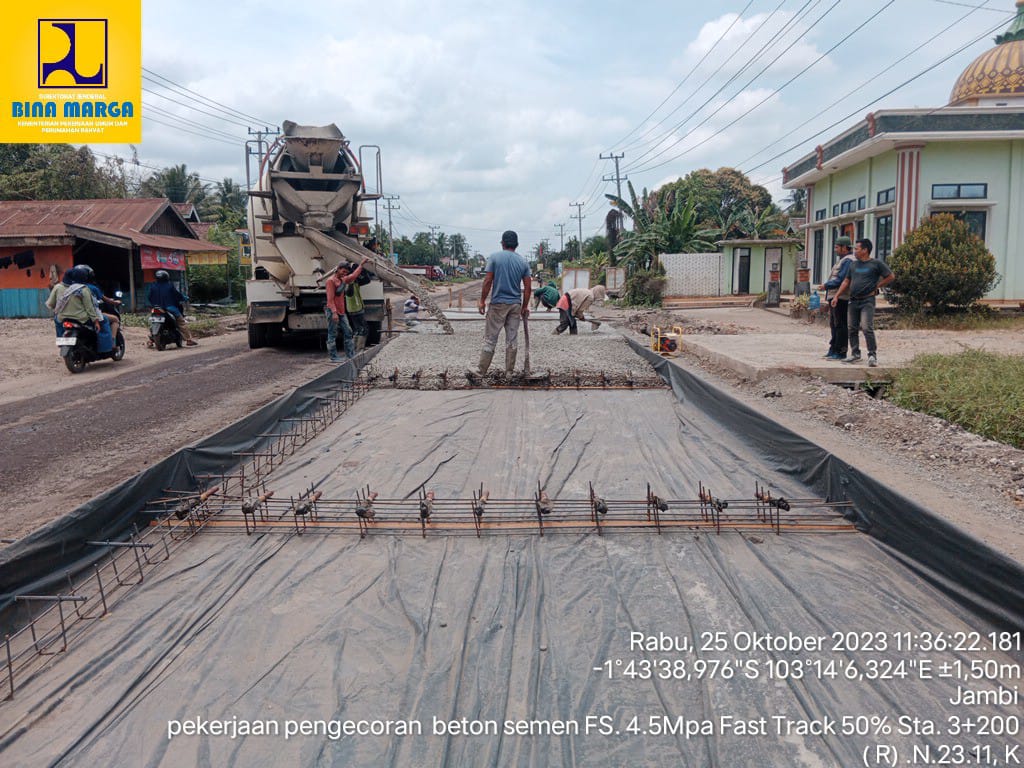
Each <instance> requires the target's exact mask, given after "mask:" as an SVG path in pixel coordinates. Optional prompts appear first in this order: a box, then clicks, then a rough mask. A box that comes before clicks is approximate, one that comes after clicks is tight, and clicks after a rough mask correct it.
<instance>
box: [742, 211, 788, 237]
mask: <svg viewBox="0 0 1024 768" xmlns="http://www.w3.org/2000/svg"><path fill="white" fill-rule="evenodd" d="M737 226H738V227H739V228H740V230H741V231H742V233H743V236H744V237H746V238H749V239H750V240H764V239H767V238H771V237H783V236H784V235H785V234H786V230H785V227H784V224H783V220H782V215H781V213H780V212H779V209H778V208H776V207H775V206H774V205H768V206H765V207H764V208H760V209H758V208H751V207H750V206H749V205H748V206H746V207H745V208H744V209H743V210H742V211H740V215H739V220H738V221H737Z"/></svg>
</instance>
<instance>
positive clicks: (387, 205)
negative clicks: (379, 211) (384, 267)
mask: <svg viewBox="0 0 1024 768" xmlns="http://www.w3.org/2000/svg"><path fill="white" fill-rule="evenodd" d="M400 197H401V196H400V195H384V210H386V211H387V212H388V258H389V259H390V258H391V257H392V256H394V253H395V235H394V233H393V232H392V229H391V212H392V211H398V210H401V208H402V206H400V205H397V204H393V203H394V201H395V200H398V199H399V198H400Z"/></svg>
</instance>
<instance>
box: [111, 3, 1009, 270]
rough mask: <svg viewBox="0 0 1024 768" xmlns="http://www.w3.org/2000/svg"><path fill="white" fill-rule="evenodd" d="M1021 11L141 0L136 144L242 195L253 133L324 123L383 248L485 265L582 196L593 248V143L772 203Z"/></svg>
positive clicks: (596, 211)
mask: <svg viewBox="0 0 1024 768" xmlns="http://www.w3.org/2000/svg"><path fill="white" fill-rule="evenodd" d="M977 6H980V7H977ZM1013 11H1014V3H1013V0H988V1H987V2H985V1H984V0H955V1H954V0H726V1H723V0H719V1H718V2H707V1H706V0H705V1H704V2H695V1H693V0H664V1H662V0H638V1H637V2H634V3H622V2H617V3H610V2H606V1H605V0H588V1H587V2H582V1H581V0H561V1H560V2H555V3H549V2H540V1H539V0H502V2H493V1H492V0H473V1H472V2H466V1H464V0H390V2H382V3H367V2H365V0H360V2H350V1H349V0H292V2H290V3H281V2H278V1H277V0H274V1H273V2H271V1H270V0H236V1H235V2H233V3H224V4H222V3H212V2H199V0H176V2H174V3H163V2H156V0H145V1H144V2H143V67H144V70H145V75H144V80H143V88H144V94H143V104H144V114H145V115H146V119H145V120H144V124H143V125H144V136H143V141H142V143H141V144H140V145H138V147H137V150H138V156H139V159H140V162H142V163H143V164H145V165H147V166H153V167H157V168H159V167H163V166H166V165H170V164H175V163H186V164H187V165H188V167H189V169H190V170H194V171H198V172H199V174H200V175H201V176H202V177H203V178H204V179H205V180H208V181H216V180H220V179H223V178H224V177H231V178H233V179H235V180H236V181H241V182H242V183H244V181H245V168H244V163H243V157H244V152H243V141H244V140H245V138H246V132H247V128H248V127H251V128H253V129H256V128H260V127H263V125H264V124H266V125H269V126H271V127H273V126H275V125H276V126H279V125H280V123H281V121H282V120H286V119H288V120H294V121H295V122H298V123H305V124H311V125H312V124H327V123H330V122H334V123H336V124H337V125H338V127H339V128H341V130H342V131H343V132H344V133H345V135H346V136H347V137H348V138H349V139H350V140H351V142H352V144H353V146H358V145H360V144H377V145H380V146H381V148H382V151H383V183H384V191H385V192H387V193H390V194H397V195H399V196H400V200H399V201H398V205H399V206H400V210H398V211H395V214H394V227H395V234H396V236H398V235H399V234H406V235H412V234H413V233H415V232H416V231H426V230H427V228H428V225H430V224H433V225H437V226H440V227H441V229H442V231H445V232H449V233H452V232H456V231H459V232H462V233H463V234H465V235H466V236H467V238H468V239H469V241H470V244H471V245H472V246H473V247H475V248H476V249H478V250H480V251H482V252H484V253H488V252H490V251H492V250H494V249H495V248H496V247H497V242H498V239H499V236H500V233H501V231H502V230H504V229H508V228H512V229H516V230H518V231H519V233H520V241H521V247H520V251H521V252H524V253H528V252H529V249H530V247H531V246H533V245H535V244H536V243H537V242H539V241H540V240H541V239H542V238H547V239H549V240H550V241H551V242H552V244H554V245H555V246H557V245H558V244H559V230H558V229H557V227H556V225H557V224H559V223H562V224H564V225H565V235H566V237H567V238H568V236H569V235H570V234H574V233H576V232H577V231H578V226H579V223H578V222H577V220H576V219H574V218H571V216H573V215H574V214H575V212H576V211H577V208H574V207H571V206H570V204H571V203H575V202H580V203H583V204H584V206H583V208H582V212H583V216H584V218H583V221H582V226H583V236H584V238H586V237H589V236H590V235H592V234H595V233H597V232H599V231H601V229H602V227H603V219H604V214H605V212H606V211H607V204H606V201H605V199H604V197H603V195H604V193H605V192H606V191H614V188H615V184H614V181H611V182H606V181H603V180H602V177H603V176H606V175H609V174H613V172H614V165H613V163H612V161H611V160H601V159H599V155H600V154H602V153H603V154H606V155H607V154H609V153H616V154H619V153H621V154H624V158H623V159H622V160H621V161H620V166H621V167H622V169H623V172H624V173H628V176H629V178H630V180H631V181H632V182H633V184H634V185H635V186H636V188H637V189H638V190H639V189H641V188H643V187H647V188H651V189H653V188H656V187H658V186H659V185H661V184H663V183H665V182H667V181H672V180H674V179H676V178H678V177H680V176H683V175H685V174H686V173H688V172H689V171H691V170H693V169H695V168H702V167H708V168H719V167H722V166H732V167H737V168H739V169H740V170H742V171H744V172H746V173H748V174H749V175H750V176H751V178H753V179H754V180H755V181H756V182H758V183H762V184H765V185H766V186H767V187H768V188H769V190H771V192H772V193H773V195H774V196H775V197H776V199H777V200H781V198H782V197H784V195H785V191H784V190H782V188H781V168H782V167H783V166H784V165H787V164H790V163H792V162H793V161H795V160H796V159H798V158H799V157H801V156H802V155H803V154H805V153H807V152H809V151H810V150H811V149H812V148H813V147H814V146H815V145H816V144H818V143H820V142H821V141H822V140H823V139H827V138H829V137H830V136H833V135H835V134H837V133H839V132H841V131H842V130H844V129H845V128H846V127H848V126H849V125H851V124H852V123H853V122H854V121H855V120H857V119H859V118H860V117H862V116H863V115H864V114H865V113H866V112H867V111H868V110H869V109H879V108H886V107H888V108H904V107H936V106H940V105H942V104H945V103H946V101H947V100H948V97H949V92H950V89H951V88H952V85H953V82H954V81H955V80H956V78H957V76H958V74H959V73H960V72H961V71H962V70H963V69H964V68H965V67H966V66H967V65H968V64H969V63H970V62H971V61H972V60H973V58H974V57H975V56H977V55H979V54H980V53H982V52H983V51H985V50H987V49H989V48H990V47H992V45H993V42H992V37H993V36H994V34H996V32H997V31H998V32H1001V31H1002V30H1003V29H1004V28H1005V27H1006V26H1007V25H1008V24H1009V21H1010V20H1011V19H1012V16H1013ZM994 29H995V31H993V30H994ZM960 49H963V50H960ZM957 51H959V52H958V53H957ZM951 54H953V55H952V57H950V55H951ZM947 58H948V61H946V62H945V63H940V62H941V61H942V60H943V59H947ZM924 70H928V71H927V72H925V73H924V74H923V75H921V76H920V77H918V78H917V79H916V80H914V81H913V82H911V83H910V84H908V85H905V86H904V87H902V88H899V89H898V90H896V91H895V92H894V93H892V94H889V95H886V93H887V92H888V91H890V90H892V89H894V88H896V87H897V86H899V85H900V84H901V83H903V82H904V81H906V80H909V79H911V78H913V77H915V76H916V75H918V74H919V73H921V72H922V71H924ZM183 89H188V91H191V92H192V93H191V94H190V93H188V92H186V91H185V90H183ZM194 94H198V95H199V96H202V97H204V99H205V101H204V100H203V99H200V98H198V97H197V96H196V95H194ZM227 108H230V110H233V111H228V109H227ZM197 110H201V111H197ZM833 123H838V124H837V125H836V126H835V127H832V128H829V126H830V125H831V124H833ZM822 131H823V133H819V132H822ZM94 149H96V150H97V151H98V152H105V153H114V154H120V155H125V154H126V148H125V147H121V146H102V145H101V146H96V147H94ZM776 155H778V157H775V156H776ZM142 171H143V172H148V169H147V168H145V167H144V168H142ZM380 214H381V217H382V220H383V221H384V223H385V224H386V221H387V217H386V214H385V212H384V211H383V209H381V210H380Z"/></svg>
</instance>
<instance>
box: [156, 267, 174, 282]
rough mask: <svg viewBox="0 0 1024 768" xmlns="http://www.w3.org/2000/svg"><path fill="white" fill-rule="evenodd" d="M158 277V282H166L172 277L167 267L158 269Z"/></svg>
mask: <svg viewBox="0 0 1024 768" xmlns="http://www.w3.org/2000/svg"><path fill="white" fill-rule="evenodd" d="M156 279H157V281H158V282H161V283H166V282H167V281H168V280H170V279H171V275H170V273H169V272H168V271H167V270H166V269H158V270H157V271H156Z"/></svg>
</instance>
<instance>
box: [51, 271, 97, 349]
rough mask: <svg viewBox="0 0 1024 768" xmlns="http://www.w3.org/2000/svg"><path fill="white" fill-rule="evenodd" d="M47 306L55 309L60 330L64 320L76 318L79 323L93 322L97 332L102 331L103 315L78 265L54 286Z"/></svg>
mask: <svg viewBox="0 0 1024 768" xmlns="http://www.w3.org/2000/svg"><path fill="white" fill-rule="evenodd" d="M46 306H47V307H49V308H50V309H51V310H53V313H54V315H55V316H56V318H57V323H58V330H59V329H60V323H62V322H63V321H64V320H75V321H77V322H79V323H83V324H88V323H90V322H91V323H92V324H93V327H94V328H95V329H96V333H97V334H98V333H99V332H100V329H101V328H102V324H103V319H104V318H103V315H102V314H100V311H99V309H98V308H97V307H96V301H95V299H94V298H93V295H92V292H91V291H90V290H89V287H88V286H87V285H86V284H85V281H84V280H83V279H82V275H81V274H80V273H79V271H78V268H77V267H72V268H71V269H69V270H68V271H67V272H65V273H64V280H62V281H61V282H59V283H57V284H56V285H55V286H53V290H52V291H50V295H49V297H47V299H46Z"/></svg>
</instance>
